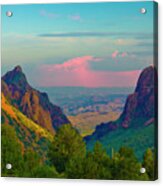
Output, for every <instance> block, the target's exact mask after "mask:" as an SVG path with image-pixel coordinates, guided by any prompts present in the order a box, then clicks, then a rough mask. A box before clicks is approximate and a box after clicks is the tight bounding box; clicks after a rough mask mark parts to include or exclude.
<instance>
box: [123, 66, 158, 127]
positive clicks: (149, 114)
mask: <svg viewBox="0 0 163 186" xmlns="http://www.w3.org/2000/svg"><path fill="white" fill-rule="evenodd" d="M156 78H157V75H156V69H155V68H154V67H152V66H150V67H148V68H146V69H144V70H143V72H142V73H141V75H140V77H139V79H138V83H137V86H136V89H135V92H134V93H133V94H131V95H129V96H128V98H127V102H126V105H125V108H124V111H123V113H122V115H121V117H120V121H121V125H122V127H124V128H128V127H129V126H130V124H131V123H132V121H133V120H134V119H135V118H142V119H143V120H144V124H146V123H149V122H150V121H151V122H152V121H154V119H155V109H156V108H155V106H156V99H155V95H156V94H157V92H156V91H157V89H156V88H155V86H154V85H155V83H156V82H157V81H156ZM136 125H138V124H136Z"/></svg>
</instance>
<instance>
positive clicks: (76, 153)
mask: <svg viewBox="0 0 163 186" xmlns="http://www.w3.org/2000/svg"><path fill="white" fill-rule="evenodd" d="M85 154H86V146H85V142H84V141H83V139H82V137H81V136H80V135H79V133H78V132H77V131H76V130H75V129H74V128H72V126H71V125H63V126H62V127H60V128H59V129H58V131H57V133H56V135H55V137H54V140H53V142H52V144H51V145H50V147H49V152H48V156H49V159H50V161H51V163H52V164H53V165H54V166H55V167H56V170H57V171H58V172H59V173H61V172H64V171H65V169H66V166H67V164H68V163H69V162H70V161H73V160H74V161H75V159H77V158H78V157H80V158H84V157H85Z"/></svg>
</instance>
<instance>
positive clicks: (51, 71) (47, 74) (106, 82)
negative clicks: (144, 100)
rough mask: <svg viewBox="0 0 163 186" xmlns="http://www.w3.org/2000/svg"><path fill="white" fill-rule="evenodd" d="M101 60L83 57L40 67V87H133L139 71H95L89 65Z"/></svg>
mask: <svg viewBox="0 0 163 186" xmlns="http://www.w3.org/2000/svg"><path fill="white" fill-rule="evenodd" d="M101 60H102V59H100V58H95V57H93V56H83V57H77V58H73V59H70V60H68V61H65V62H64V63H63V64H49V65H42V67H41V68H40V73H41V75H40V76H39V77H41V79H39V84H40V86H83V87H129V86H135V85H136V81H137V79H138V77H139V74H140V71H139V70H134V71H116V72H113V71H97V70H92V69H91V66H90V63H92V62H100V61H101Z"/></svg>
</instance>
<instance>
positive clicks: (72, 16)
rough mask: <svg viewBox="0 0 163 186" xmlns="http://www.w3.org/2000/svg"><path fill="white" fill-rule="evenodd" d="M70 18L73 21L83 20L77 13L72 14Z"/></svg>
mask: <svg viewBox="0 0 163 186" xmlns="http://www.w3.org/2000/svg"><path fill="white" fill-rule="evenodd" d="M69 18H70V19H71V20H73V21H81V17H80V15H78V14H76V15H70V16H69Z"/></svg>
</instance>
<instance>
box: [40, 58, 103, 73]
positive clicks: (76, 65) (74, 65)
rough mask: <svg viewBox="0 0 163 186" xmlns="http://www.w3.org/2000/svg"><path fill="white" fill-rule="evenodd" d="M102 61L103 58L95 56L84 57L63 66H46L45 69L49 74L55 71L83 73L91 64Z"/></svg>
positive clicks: (71, 60) (67, 62)
mask: <svg viewBox="0 0 163 186" xmlns="http://www.w3.org/2000/svg"><path fill="white" fill-rule="evenodd" d="M101 60H102V59H101V58H95V57H93V56H82V57H76V58H73V59H70V60H68V61H65V62H64V63H62V64H54V65H44V66H43V68H46V70H47V71H49V72H50V71H55V70H61V71H67V72H72V71H78V70H79V71H82V70H84V69H88V68H89V62H99V61H101Z"/></svg>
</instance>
